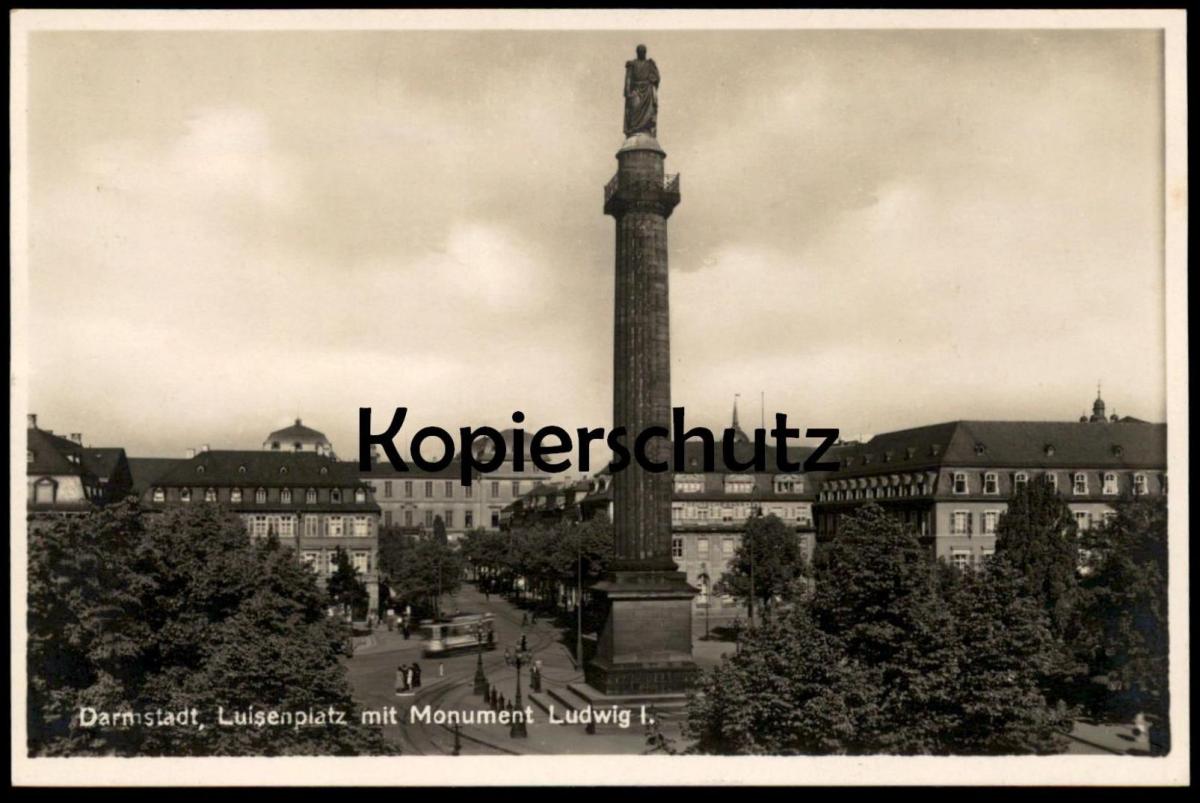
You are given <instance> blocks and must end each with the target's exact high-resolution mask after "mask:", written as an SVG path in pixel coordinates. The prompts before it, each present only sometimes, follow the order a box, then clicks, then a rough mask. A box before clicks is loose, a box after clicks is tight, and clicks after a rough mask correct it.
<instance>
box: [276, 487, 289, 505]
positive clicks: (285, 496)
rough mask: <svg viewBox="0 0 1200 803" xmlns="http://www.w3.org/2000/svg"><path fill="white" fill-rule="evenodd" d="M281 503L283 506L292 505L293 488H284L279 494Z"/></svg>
mask: <svg viewBox="0 0 1200 803" xmlns="http://www.w3.org/2000/svg"><path fill="white" fill-rule="evenodd" d="M279 503H280V504H283V505H290V504H291V503H292V489H291V488H284V489H283V490H282V491H280V492H279Z"/></svg>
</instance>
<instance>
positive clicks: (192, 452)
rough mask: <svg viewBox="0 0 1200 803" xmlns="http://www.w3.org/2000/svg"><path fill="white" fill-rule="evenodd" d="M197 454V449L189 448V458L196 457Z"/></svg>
mask: <svg viewBox="0 0 1200 803" xmlns="http://www.w3.org/2000/svg"><path fill="white" fill-rule="evenodd" d="M195 456H196V450H195V449H188V450H187V459H188V460H191V459H192V458H193V457H195Z"/></svg>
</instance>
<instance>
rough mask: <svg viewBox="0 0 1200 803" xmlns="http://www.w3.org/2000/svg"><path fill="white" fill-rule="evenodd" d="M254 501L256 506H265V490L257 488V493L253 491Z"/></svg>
mask: <svg viewBox="0 0 1200 803" xmlns="http://www.w3.org/2000/svg"><path fill="white" fill-rule="evenodd" d="M254 501H255V503H256V504H259V505H261V504H265V503H266V501H267V489H266V488H259V489H258V490H257V491H255V492H254Z"/></svg>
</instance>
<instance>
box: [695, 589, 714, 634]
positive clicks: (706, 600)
mask: <svg viewBox="0 0 1200 803" xmlns="http://www.w3.org/2000/svg"><path fill="white" fill-rule="evenodd" d="M697 579H699V580H700V584H701V585H702V586H703V587H704V640H705V641H708V609H709V608H710V607H712V600H711V599H709V589H708V572H704V573H703V574H701V575H700V577H699V578H697Z"/></svg>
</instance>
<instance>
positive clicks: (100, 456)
mask: <svg viewBox="0 0 1200 803" xmlns="http://www.w3.org/2000/svg"><path fill="white" fill-rule="evenodd" d="M79 453H80V456H81V457H82V458H83V465H84V468H86V469H87V470H88V471H91V472H92V473H93V474H95V475H96V476H97V477H101V478H104V479H110V478H111V477H112V476H113V475H114V474H116V473H117V470H118V469H119V468H120V467H121V461H123V460H127V458H126V457H125V450H124V449H121V448H118V447H109V446H106V447H98V446H87V447H84V448H83V449H81V450H80V452H79Z"/></svg>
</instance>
